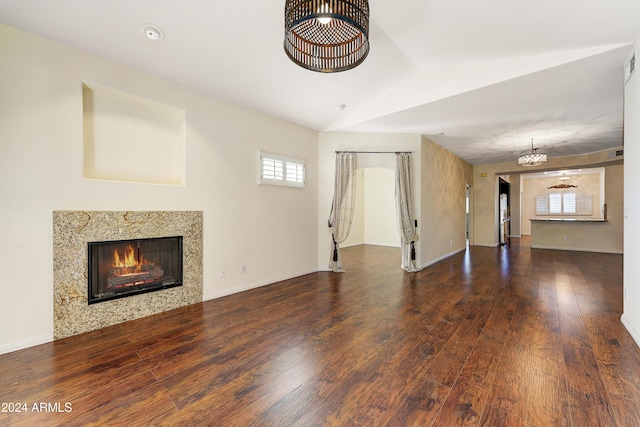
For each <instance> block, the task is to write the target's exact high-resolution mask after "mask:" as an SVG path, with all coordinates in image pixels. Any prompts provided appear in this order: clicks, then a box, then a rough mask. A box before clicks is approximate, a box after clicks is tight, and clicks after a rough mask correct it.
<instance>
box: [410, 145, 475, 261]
mask: <svg viewBox="0 0 640 427" xmlns="http://www.w3.org/2000/svg"><path fill="white" fill-rule="evenodd" d="M421 144H422V156H421V162H422V178H421V181H422V186H421V205H420V207H421V209H420V210H421V212H420V224H422V225H421V235H420V240H419V241H418V243H419V245H418V246H419V247H420V251H421V253H422V257H421V264H420V265H421V266H422V267H426V266H428V265H431V264H433V263H435V262H437V261H439V260H441V259H444V258H446V257H448V256H450V255H453V254H454V253H457V252H460V251H463V250H465V248H466V245H467V242H466V232H465V223H466V219H465V216H466V184H469V185H472V184H473V167H472V166H471V164H469V163H467V162H465V161H464V160H462V159H460V158H459V157H457V156H455V155H454V154H452V153H451V152H449V151H447V150H445V149H444V148H442V147H441V146H439V145H438V144H436V143H435V142H433V141H431V140H429V139H427V138H425V137H422V142H421ZM472 188H473V187H472ZM474 197H475V194H474ZM470 216H471V213H470Z"/></svg>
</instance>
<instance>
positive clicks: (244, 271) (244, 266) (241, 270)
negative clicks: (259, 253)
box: [240, 264, 247, 273]
mask: <svg viewBox="0 0 640 427" xmlns="http://www.w3.org/2000/svg"><path fill="white" fill-rule="evenodd" d="M246 272H247V264H242V265H241V266H240V273H246Z"/></svg>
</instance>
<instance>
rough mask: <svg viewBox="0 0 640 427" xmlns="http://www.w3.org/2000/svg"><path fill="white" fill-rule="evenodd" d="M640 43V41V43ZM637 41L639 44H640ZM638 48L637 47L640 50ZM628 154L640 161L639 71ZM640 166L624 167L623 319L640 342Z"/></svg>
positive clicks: (629, 106) (630, 94)
mask: <svg viewBox="0 0 640 427" xmlns="http://www.w3.org/2000/svg"><path fill="white" fill-rule="evenodd" d="M638 44H640V41H639V43H638ZM638 44H636V47H637V46H638ZM636 50H637V49H636ZM624 95H625V96H624V99H625V102H624V157H625V162H626V163H627V164H628V165H634V164H636V161H638V162H640V73H639V72H638V70H636V72H635V74H633V75H632V76H631V78H630V79H629V81H628V82H627V85H626V86H625V92H624ZM639 185H640V168H637V167H625V168H624V314H623V315H622V322H623V323H624V325H625V326H626V328H627V330H628V331H629V333H631V335H632V336H633V338H634V339H635V341H636V343H638V345H640V280H639V279H638V277H640V266H639V264H638V260H640V198H638V186H639Z"/></svg>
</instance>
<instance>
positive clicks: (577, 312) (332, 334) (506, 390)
mask: <svg viewBox="0 0 640 427" xmlns="http://www.w3.org/2000/svg"><path fill="white" fill-rule="evenodd" d="M342 252H343V253H342V255H343V259H344V265H345V267H346V269H347V272H346V273H343V274H335V273H329V272H319V273H315V274H309V275H306V276H303V277H299V278H295V279H292V280H287V281H284V282H281V283H277V284H274V285H271V286H267V287H263V288H259V289H255V290H251V291H248V292H244V293H241V294H236V295H231V296H228V297H225V298H220V299H217V300H213V301H207V302H204V303H202V304H196V305H193V306H190V307H186V308H182V309H178V310H174V311H171V312H168V313H164V314H161V315H156V316H152V317H148V318H145V319H141V320H137V321H133V322H128V323H125V324H121V325H118V326H114V327H110V328H106V329H103V330H100V331H95V332H90V333H87V334H83V335H79V336H76V337H72V338H68V339H65V340H60V341H57V342H54V343H50V344H45V345H40V346H37V347H33V348H30V349H26V350H22V351H18V352H14V353H10V354H6V355H2V356H0V403H1V404H2V408H1V409H2V410H5V411H9V412H0V426H1V427H4V426H37V425H42V426H57V425H60V426H62V425H64V426H75V425H77V426H92V425H95V426H110V425H113V426H151V425H158V426H164V425H166V426H204V425H212V426H278V427H283V426H323V425H325V426H351V425H353V426H356V425H358V426H359V425H365V426H446V427H448V426H477V425H483V426H579V427H585V426H607V427H610V426H639V425H640V405H639V404H640V351H639V350H638V347H637V346H636V344H635V343H634V342H633V340H632V339H631V337H630V336H629V334H628V333H627V332H626V330H625V329H624V328H623V326H622V325H621V323H620V315H621V313H622V256H621V255H611V254H596V253H578V252H566V251H551V250H531V249H530V248H529V246H528V244H527V241H526V240H522V241H521V240H520V239H513V240H512V243H511V245H510V246H505V247H498V248H483V247H472V248H470V249H468V250H467V251H466V252H464V253H460V254H458V255H455V256H453V257H450V258H448V259H446V260H444V261H442V262H440V263H438V264H436V265H433V266H431V267H429V268H427V269H425V270H423V271H422V272H419V273H416V274H408V273H404V272H402V270H400V268H399V265H400V254H399V250H398V249H394V248H385V247H377V246H359V247H353V248H346V249H344V250H343V251H342ZM16 405H19V406H17V407H16ZM34 405H35V406H34ZM18 409H23V410H24V411H22V412H18V411H17V410H18Z"/></svg>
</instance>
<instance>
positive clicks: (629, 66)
mask: <svg viewBox="0 0 640 427" xmlns="http://www.w3.org/2000/svg"><path fill="white" fill-rule="evenodd" d="M635 70H636V52H635V51H634V52H633V54H632V55H631V58H629V61H627V63H626V64H625V66H624V81H625V83H626V82H628V81H629V79H630V78H631V76H632V75H633V72H634V71H635Z"/></svg>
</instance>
